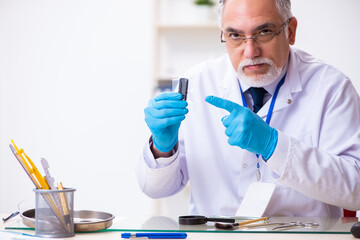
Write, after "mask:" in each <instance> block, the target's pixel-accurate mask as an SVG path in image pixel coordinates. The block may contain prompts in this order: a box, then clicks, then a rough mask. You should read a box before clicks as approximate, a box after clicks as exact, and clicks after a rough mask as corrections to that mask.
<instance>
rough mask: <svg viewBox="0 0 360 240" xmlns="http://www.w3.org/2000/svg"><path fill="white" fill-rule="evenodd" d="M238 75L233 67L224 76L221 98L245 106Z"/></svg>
mask: <svg viewBox="0 0 360 240" xmlns="http://www.w3.org/2000/svg"><path fill="white" fill-rule="evenodd" d="M238 81H239V80H238V78H237V75H236V73H235V71H234V69H233V68H231V69H230V68H229V69H228V70H227V72H226V74H225V76H224V79H223V83H222V85H221V89H222V91H221V96H220V97H221V98H224V99H227V100H230V101H232V102H235V103H237V104H239V105H241V106H243V102H242V98H241V93H240V86H239V82H238Z"/></svg>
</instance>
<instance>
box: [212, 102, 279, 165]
mask: <svg viewBox="0 0 360 240" xmlns="http://www.w3.org/2000/svg"><path fill="white" fill-rule="evenodd" d="M205 101H206V102H208V103H210V104H212V105H214V106H215V107H218V108H222V109H225V110H227V111H229V112H230V115H228V116H225V117H224V118H223V119H222V122H223V124H224V126H225V127H226V130H225V134H226V136H228V137H229V139H228V143H229V144H230V145H233V146H239V147H241V148H242V149H246V150H248V151H250V152H253V153H256V154H260V155H262V157H263V158H264V159H265V160H267V159H269V158H270V157H271V155H272V154H273V152H274V151H275V148H276V144H277V140H278V132H277V130H276V129H274V128H272V127H270V126H269V125H267V124H266V122H264V121H263V120H262V119H261V118H260V117H259V116H258V115H257V114H255V113H253V112H252V111H251V110H249V109H248V108H245V107H243V106H240V105H239V104H236V103H234V102H231V101H229V100H226V99H222V98H218V97H214V96H207V97H206V99H205Z"/></svg>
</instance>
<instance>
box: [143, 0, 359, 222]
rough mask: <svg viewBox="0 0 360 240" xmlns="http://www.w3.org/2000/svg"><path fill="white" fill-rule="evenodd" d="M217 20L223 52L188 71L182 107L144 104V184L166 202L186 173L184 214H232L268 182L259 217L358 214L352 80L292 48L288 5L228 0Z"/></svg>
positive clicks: (163, 100)
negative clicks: (188, 194)
mask: <svg viewBox="0 0 360 240" xmlns="http://www.w3.org/2000/svg"><path fill="white" fill-rule="evenodd" d="M220 17H221V39H222V42H223V43H224V44H225V47H226V52H227V54H226V55H225V56H223V57H221V58H219V59H217V60H213V61H207V62H205V63H202V64H200V65H198V66H196V67H194V68H193V69H191V70H190V71H189V72H188V73H187V74H186V77H187V78H188V79H189V82H190V85H189V95H188V101H187V102H188V103H189V105H187V102H186V101H183V100H181V94H179V93H162V94H160V95H159V96H156V97H155V98H153V99H151V100H150V102H149V105H148V107H147V108H146V109H145V121H146V123H147V124H148V126H149V128H150V130H151V132H152V137H151V138H150V141H149V142H148V143H146V145H145V147H144V150H143V154H142V155H141V157H140V162H139V165H138V173H137V174H138V180H139V183H140V186H141V188H142V190H143V191H144V192H145V193H146V194H147V195H149V196H151V197H154V198H160V197H166V196H170V195H172V194H175V193H177V192H179V191H180V190H181V189H182V188H183V187H184V186H185V185H186V184H187V182H188V181H189V180H190V183H191V198H190V212H191V213H192V214H203V215H234V214H235V213H236V211H237V209H238V207H239V205H240V204H241V202H242V200H243V198H244V195H245V193H246V190H247V189H248V187H249V186H250V185H252V184H253V183H256V182H259V183H269V184H272V185H273V186H274V191H273V193H272V195H271V197H269V201H268V203H267V207H266V209H265V211H264V215H265V216H324V217H325V216H328V217H330V216H332V217H336V216H341V215H342V209H343V208H345V209H350V210H358V209H360V197H359V196H360V177H359V176H360V161H359V160H360V99H359V96H358V94H357V92H356V90H355V89H354V87H353V85H352V84H351V81H350V80H349V79H348V78H347V77H346V76H345V75H344V74H342V73H341V72H339V71H338V70H336V69H335V68H334V67H332V66H330V65H327V64H326V63H323V62H322V61H320V60H318V59H316V58H314V57H312V56H311V55H309V54H307V53H305V52H303V51H300V50H297V49H294V48H292V47H290V45H293V44H294V42H295V36H296V27H297V20H296V18H295V17H293V16H292V13H291V7H290V1H289V0H226V1H223V2H222V3H221V15H220ZM185 115H186V119H185ZM184 119H185V120H184ZM180 126H181V127H180ZM252 186H256V185H252ZM259 194H261V192H259Z"/></svg>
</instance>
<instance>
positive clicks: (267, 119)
mask: <svg viewBox="0 0 360 240" xmlns="http://www.w3.org/2000/svg"><path fill="white" fill-rule="evenodd" d="M285 77H286V73H285V75H284V76H283V77H282V79H281V80H280V82H279V83H278V85H277V86H276V89H275V92H274V95H273V97H272V99H271V103H270V107H269V111H268V114H267V115H266V123H267V124H268V125H269V124H270V120H271V117H272V114H273V111H274V106H275V101H276V98H277V95H278V93H279V90H280V88H281V86H282V85H283V84H284V82H285ZM239 86H240V92H241V98H242V101H243V106H244V107H246V108H247V103H246V99H245V95H244V92H243V90H242V88H241V84H240V82H239ZM256 157H257V164H256V167H257V180H258V181H260V178H261V174H260V163H259V154H256Z"/></svg>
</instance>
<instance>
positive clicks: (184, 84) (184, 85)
mask: <svg viewBox="0 0 360 240" xmlns="http://www.w3.org/2000/svg"><path fill="white" fill-rule="evenodd" d="M188 85H189V79H187V78H180V79H179V93H181V95H182V96H183V98H182V100H185V101H186V98H187V91H188Z"/></svg>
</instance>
